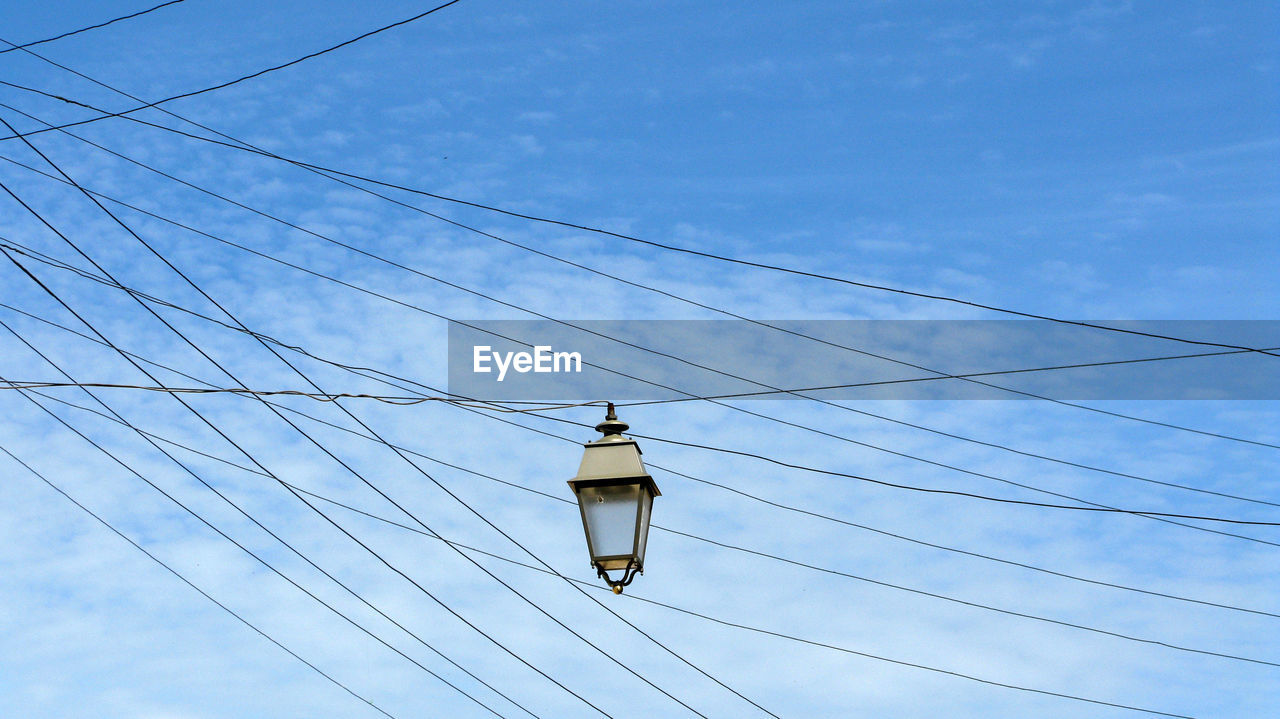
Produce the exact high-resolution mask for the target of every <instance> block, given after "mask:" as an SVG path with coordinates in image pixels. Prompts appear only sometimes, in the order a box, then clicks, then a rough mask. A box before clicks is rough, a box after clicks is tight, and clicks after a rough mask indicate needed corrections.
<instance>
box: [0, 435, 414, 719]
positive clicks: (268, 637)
mask: <svg viewBox="0 0 1280 719" xmlns="http://www.w3.org/2000/svg"><path fill="white" fill-rule="evenodd" d="M0 452H4V453H5V454H6V455H8V456H9V458H10V459H12V460H13V461H15V462H17V463H18V464H20V465H22V466H23V467H25V468H26V469H27V471H29V472H31V473H32V474H34V475H35V476H36V477H37V478H39V479H40V481H42V482H44V483H45V484H47V485H49V487H50V488H52V489H53V490H54V491H55V492H57V493H58V494H61V495H62V496H63V497H64V498H65V499H66V500H67V501H68V502H71V503H72V504H74V505H75V506H76V507H77V508H78V509H80V511H82V512H84V513H85V514H88V515H89V516H90V517H93V518H94V519H96V520H97V521H98V523H100V524H101V525H102V526H104V527H106V528H107V529H110V530H111V531H112V532H113V533H115V535H116V536H117V537H120V538H121V539H123V540H124V541H126V542H128V543H129V544H130V545H131V546H132V547H133V548H134V549H136V550H138V551H139V552H142V553H143V554H145V555H147V557H148V558H149V559H151V561H153V562H155V563H156V564H159V565H160V566H161V567H164V569H165V570H166V571H168V572H169V573H170V574H172V575H173V576H175V577H177V578H178V579H179V580H181V581H182V583H183V584H186V585H187V586H188V587H191V588H192V589H194V590H195V591H196V592H197V593H199V594H200V596H202V597H204V598H205V599H208V600H209V601H211V602H213V603H214V604H216V605H217V606H218V608H219V609H221V610H222V611H224V612H226V613H227V614H230V615H231V616H232V617H235V619H236V620H237V621H239V622H240V623H241V624H243V625H245V626H246V627H248V628H250V629H252V630H253V631H254V632H255V633H256V634H258V635H259V636H261V637H262V638H263V639H266V640H267V641H269V642H271V643H272V644H274V645H276V646H277V647H279V648H280V649H283V650H284V651H285V652H286V653H287V654H288V655H289V656H291V657H293V658H294V659H297V660H298V661H300V662H302V663H303V664H305V665H307V667H309V668H310V669H311V670H312V671H314V672H315V673H317V674H319V675H320V676H322V677H324V678H325V679H327V680H329V681H330V682H331V683H333V684H334V685H336V686H337V687H338V688H340V689H342V690H343V691H345V692H346V693H348V694H350V695H351V696H353V697H355V698H356V699H359V700H360V701H362V702H364V703H365V704H368V705H369V706H370V707H373V708H374V709H375V710H376V711H377V712H378V713H380V714H382V715H383V716H385V717H389V718H390V719H395V717H394V716H393V715H391V714H388V713H387V711H386V710H384V709H383V708H382V707H379V706H378V705H377V704H374V703H373V702H372V701H370V700H368V699H366V698H364V697H362V696H360V695H359V694H357V693H355V691H353V690H352V689H351V688H350V687H348V686H347V685H345V684H343V683H342V682H340V681H338V680H337V679H335V678H334V677H333V676H331V675H330V674H327V673H326V672H325V671H324V670H323V669H320V668H319V667H317V666H316V665H315V664H312V663H311V662H309V661H307V660H306V659H303V658H302V657H301V656H300V655H298V654H297V653H296V652H294V651H293V650H292V649H290V648H288V647H286V646H285V645H283V644H281V643H280V642H279V641H277V640H276V639H275V638H274V637H272V636H271V635H270V634H267V633H266V632H264V631H263V630H261V629H259V628H258V627H256V626H254V625H253V624H252V623H250V622H249V620H247V619H245V618H244V617H242V616H240V615H239V614H237V613H236V612H235V610H233V609H231V608H230V607H228V606H227V605H225V604H223V603H222V602H220V601H218V600H217V599H214V598H213V596H212V595H210V594H209V593H208V592H206V591H204V590H203V589H201V588H200V587H198V586H196V585H195V584H194V583H193V582H192V581H191V580H189V579H187V578H186V577H185V576H183V575H182V574H181V573H179V572H178V571H177V570H176V569H174V568H173V567H170V566H169V565H168V564H165V563H164V561H163V560H161V559H160V558H159V557H157V556H156V555H154V554H152V553H151V552H149V551H147V549H146V548H145V547H143V546H142V545H141V544H138V543H137V542H135V541H134V540H133V539H131V538H130V537H129V536H128V535H126V534H124V533H123V532H121V531H120V530H118V529H116V528H115V527H114V526H112V525H111V523H109V522H107V520H105V519H103V518H102V517H100V516H98V515H97V514H95V513H94V512H93V510H91V509H89V508H88V507H86V506H84V505H83V504H81V503H80V502H79V501H78V500H76V499H75V498H74V497H72V496H71V495H70V494H67V493H66V492H65V491H64V490H63V489H62V488H61V487H59V486H58V485H56V484H54V483H53V482H51V481H50V480H49V478H48V477H45V476H44V475H43V474H41V473H40V472H38V471H37V470H36V469H35V468H33V467H32V466H31V465H29V464H27V463H26V462H24V461H22V460H21V459H19V458H18V457H17V456H16V455H14V454H13V453H12V452H10V451H9V450H8V449H6V448H5V447H3V446H0Z"/></svg>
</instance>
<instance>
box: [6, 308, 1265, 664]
mask: <svg viewBox="0 0 1280 719" xmlns="http://www.w3.org/2000/svg"><path fill="white" fill-rule="evenodd" d="M37 319H40V318H37ZM82 336H83V335H82ZM85 338H86V339H91V338H88V337H85ZM140 359H142V361H144V362H146V363H148V364H153V365H156V366H158V367H160V368H162V369H165V370H167V371H170V372H174V373H176V374H185V373H182V372H179V371H178V370H175V369H173V368H171V367H168V366H165V365H161V364H158V363H153V362H151V361H150V360H146V359H143V358H140ZM6 381H7V380H6ZM196 381H201V380H196ZM24 389H25V388H24ZM31 391H32V393H33V394H37V395H39V396H41V397H44V398H46V399H49V400H50V401H54V402H58V403H60V404H64V405H66V406H69V407H72V408H75V409H78V410H81V411H83V412H88V413H92V414H96V415H98V416H100V417H103V418H104V419H107V420H109V421H113V422H120V420H118V419H115V418H114V417H110V416H108V415H105V414H103V413H102V412H99V411H98V410H95V409H93V408H91V407H84V406H82V405H78V404H75V403H74V402H69V401H66V400H62V399H59V398H57V397H55V396H53V395H48V394H45V393H42V392H39V391H36V390H31ZM298 414H300V415H302V416H304V417H307V418H308V419H311V420H313V421H316V422H323V420H319V419H318V418H315V417H312V416H310V415H307V414H306V413H302V412H299V413H298ZM122 424H123V423H122ZM326 424H327V423H326ZM129 426H131V427H132V425H129ZM329 426H332V427H335V428H338V429H341V428H340V427H337V426H336V425H329ZM134 429H135V431H139V432H141V431H142V430H139V429H137V428H136V427H134ZM347 431H351V432H353V433H354V434H356V435H357V436H359V437H361V438H362V439H367V440H369V441H376V440H375V439H374V438H373V437H370V436H368V435H364V434H360V433H358V432H354V431H353V430H347ZM144 433H145V432H144ZM145 434H147V436H149V437H151V438H153V439H156V440H158V441H160V442H164V443H166V444H170V445H173V446H175V447H178V448H181V449H184V450H186V451H188V452H192V453H194V454H198V455H200V456H203V457H206V458H208V459H211V460H214V461H217V462H220V463H223V464H226V465H228V466H231V467H234V468H236V469H239V470H241V471H243V472H246V473H250V474H256V475H259V476H263V477H266V476H267V475H265V474H263V473H262V472H259V471H258V470H255V469H253V468H252V467H245V466H243V465H240V464H237V463H235V462H232V461H230V460H227V459H225V458H222V457H218V456H215V455H211V454H208V453H206V452H202V451H200V450H198V449H196V448H194V447H191V446H189V445H185V444H182V443H181V442H176V441H174V440H171V439H168V438H166V437H162V436H159V435H155V434H151V433H145ZM400 449H401V450H402V451H405V452H409V453H412V454H414V455H415V456H418V457H421V458H423V459H426V460H428V461H431V462H433V463H436V464H440V465H442V466H447V467H450V468H453V469H457V470H459V471H461V472H465V473H467V474H471V475H473V476H477V477H481V478H484V479H487V480H489V481H493V482H496V483H499V484H503V485H506V486H509V487H513V488H516V489H520V490H522V491H525V492H528V493H530V494H535V495H538V496H540V497H543V498H545V499H551V500H554V501H557V502H560V503H562V504H568V505H571V506H576V504H575V503H574V502H573V501H572V500H569V499H565V498H563V497H558V496H556V495H553V494H548V493H546V492H542V491H539V490H536V489H532V488H530V487H526V486H524V485H521V484H519V483H516V482H510V481H507V480H502V479H498V478H497V477H493V476H491V475H487V474H484V473H481V472H477V471H475V470H472V469H469V468H467V467H462V466H459V465H456V464H451V463H449V462H444V461H442V460H440V459H437V458H435V457H431V456H429V455H425V454H422V453H420V452H415V451H413V450H410V449H407V448H404V447H400ZM291 486H293V488H294V489H296V490H298V491H300V492H302V493H303V494H306V495H308V496H311V497H314V498H316V499H320V500H321V501H324V502H328V503H330V504H334V505H337V506H340V507H343V508H345V509H348V510H350V511H352V512H356V513H358V514H363V515H365V516H367V517H370V518H372V519H376V520H378V521H380V522H385V523H387V524H391V525H394V526H397V527H400V528H402V529H405V530H408V531H411V532H415V533H418V534H422V535H424V536H431V535H428V534H427V533H426V532H423V531H422V530H419V529H416V528H414V527H410V526H408V525H405V524H401V523H399V522H396V521H395V520H392V519H387V518H385V517H382V516H379V515H375V514H372V513H369V512H366V511H364V510H361V509H357V508H355V507H351V506H349V505H347V504H344V503H342V502H339V501H337V500H334V499H331V498H329V497H325V496H322V495H319V494H316V493H314V492H311V491H308V490H307V489H305V488H302V487H298V486H297V485H291ZM651 527H652V528H653V529H657V530H659V531H664V532H669V533H671V534H674V535H677V536H681V537H685V538H688V539H692V540H696V541H700V542H705V543H707V544H711V545H713V546H716V547H720V548H722V549H728V550H732V551H737V552H741V553H745V554H750V555H754V556H757V557H761V558H764V559H769V560H772V561H776V562H781V563H784V564H790V565H793V566H797V567H801V568H803V569H807V570H811V571H814V572H819V573H823V574H830V575H833V576H839V577H845V578H848V579H854V580H857V581H861V582H867V583H869V584H873V585H876V586H881V587H886V588H890V589H895V590H899V591H903V592H908V593H912V594H918V595H921V596H926V597H930V598H933V599H939V600H943V601H947V602H953V603H956V604H960V605H963V606H968V607H973V608H977V609H983V610H987V611H991V612H995V613H999V614H1005V615H1008V616H1015V617H1020V618H1023V619H1031V620H1035V621H1039V622H1045V623H1049V624H1055V625H1058V626H1064V627H1070V628H1073V629H1081V630H1084V631H1088V632H1093V633H1097V634H1101V635H1105V636H1111V637H1116V638H1119V639H1124V640H1128V641H1133V642H1139V643H1144V644H1152V645H1157V646H1162V647H1166V648H1169V649H1174V650H1178V651H1183V652H1190V653H1195V654H1203V655H1208V656H1215V657H1221V658H1224V659H1230V660H1235V661H1241V662H1248V663H1253V664H1260V665H1266V666H1274V667H1280V663H1277V662H1270V661H1266V660H1261V659H1255V658H1251V657H1244V656H1239V655H1233V654H1227V653H1224V652H1215V651H1210V650H1205V649H1196V648H1192V647H1185V646H1180V645H1176V644H1172V643H1169V642H1165V641H1160V640H1155V639H1147V638H1143V637H1135V636H1132V635H1127V634H1122V633H1119V632H1113V631H1109V630H1105V629H1099V628H1097V627H1091V626H1087V625H1082V624H1077V623H1074V622H1067V621H1062V620H1057V619H1051V618H1048V617H1041V616H1036V615H1032V614H1028V613H1025V612H1018V611H1014V610H1010V609H1004V608H1000V607H995V606H991V605H987V604H982V603H979V602H972V601H968V600H964V599H959V598H956V597H951V596H947V595H944V594H939V593H936V592H929V591H925V590H921V589H915V588H912V587H906V586H902V585H898V584H893V583H890V582H885V581H881V580H877V579H871V578H868V577H863V576H859V575H856V574H851V573H849V572H845V571H842V570H838V569H832V568H829V567H822V566H819V565H815V564H809V563H807V562H801V561H798V560H795V559H789V558H787V557H783V556H779V555H776V554H771V553H768V552H762V551H758V550H754V549H748V548H745V547H741V546H738V545H734V544H730V543H727V542H723V541H720V540H715V539H710V538H707V537H703V536H699V535H697V534H692V533H689V532H683V531H679V530H676V529H671V528H669V527H664V526H661V525H658V524H654V525H651ZM438 539H441V541H446V542H452V540H447V539H444V538H438ZM452 543H454V544H458V545H459V546H460V547H462V548H463V549H467V550H472V551H477V552H480V553H482V554H487V555H489V556H491V557H494V558H496V559H501V560H502V561H505V562H511V563H513V564H518V565H520V566H523V567H528V568H530V569H535V570H537V571H539V572H544V573H548V574H551V572H549V571H548V570H545V569H542V568H539V567H534V566H533V565H529V564H524V563H522V562H519V561H517V560H513V559H509V558H506V557H503V556H500V555H497V554H491V553H489V552H483V551H482V550H476V549H474V548H473V547H468V546H466V545H463V544H459V543H457V542H452ZM573 581H574V582H575V583H580V584H581V583H582V582H580V580H576V579H575V580H573ZM680 611H683V610H680Z"/></svg>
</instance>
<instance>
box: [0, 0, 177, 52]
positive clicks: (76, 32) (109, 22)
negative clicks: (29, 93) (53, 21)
mask: <svg viewBox="0 0 1280 719" xmlns="http://www.w3.org/2000/svg"><path fill="white" fill-rule="evenodd" d="M180 2H186V0H169V2H163V3H160V4H159V5H156V6H155V7H149V8H147V9H146V10H139V11H138V12H135V13H132V14H130V15H121V16H120V17H117V18H112V19H110V20H107V21H106V22H100V23H98V24H97V25H90V26H88V27H82V28H80V29H79V30H71V31H69V32H64V33H62V34H61V35H54V36H53V37H47V38H45V39H43V40H36V41H34V42H28V43H23V44H22V45H14V44H12V43H9V44H10V47H7V48H4V49H2V50H0V55H3V54H4V53H6V52H13V51H14V50H26V49H27V48H29V47H35V46H36V45H43V44H45V43H47V42H53V41H54V40H61V39H62V38H64V37H71V36H72V35H79V34H80V33H82V32H88V31H90V30H97V29H98V28H101V27H106V26H108V25H113V24H115V23H118V22H121V21H123V20H132V19H133V18H135V17H140V16H142V15H146V14H147V13H151V12H155V11H156V10H159V9H160V8H164V7H169V6H170V5H177V4H178V3H180ZM3 42H8V41H7V40H4V41H3Z"/></svg>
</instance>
